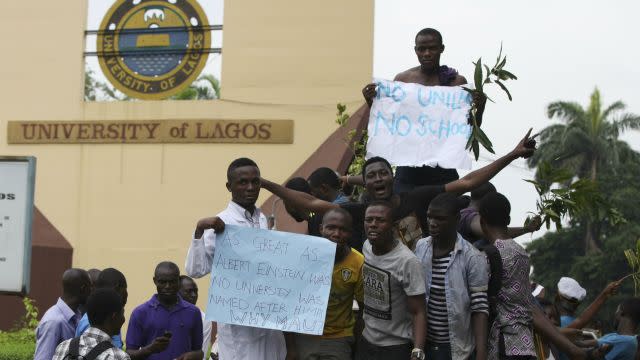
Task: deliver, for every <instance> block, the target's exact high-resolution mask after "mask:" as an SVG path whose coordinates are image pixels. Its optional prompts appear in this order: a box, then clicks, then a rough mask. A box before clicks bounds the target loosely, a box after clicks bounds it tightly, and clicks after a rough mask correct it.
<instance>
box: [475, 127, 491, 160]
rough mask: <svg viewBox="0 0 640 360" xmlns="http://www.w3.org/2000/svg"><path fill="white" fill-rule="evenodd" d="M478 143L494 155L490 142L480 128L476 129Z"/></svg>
mask: <svg viewBox="0 0 640 360" xmlns="http://www.w3.org/2000/svg"><path fill="white" fill-rule="evenodd" d="M478 141H480V143H481V144H482V146H484V148H485V149H487V150H488V151H489V152H490V153H492V154H495V152H494V151H493V144H492V143H491V140H489V138H488V137H487V134H485V133H484V131H482V129H480V128H478Z"/></svg>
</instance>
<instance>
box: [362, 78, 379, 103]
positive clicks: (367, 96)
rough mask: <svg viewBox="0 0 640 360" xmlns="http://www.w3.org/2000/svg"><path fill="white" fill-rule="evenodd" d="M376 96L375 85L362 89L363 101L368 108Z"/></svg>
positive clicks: (368, 85)
mask: <svg viewBox="0 0 640 360" xmlns="http://www.w3.org/2000/svg"><path fill="white" fill-rule="evenodd" d="M377 94H378V93H377V92H376V84H375V83H371V84H367V85H365V87H364V88H362V96H364V100H365V101H366V102H367V105H369V106H371V104H373V98H374V97H376V95H377Z"/></svg>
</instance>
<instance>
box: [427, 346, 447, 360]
mask: <svg viewBox="0 0 640 360" xmlns="http://www.w3.org/2000/svg"><path fill="white" fill-rule="evenodd" d="M425 353H426V355H427V359H429V360H451V345H449V344H436V343H428V344H427V346H426V351H425Z"/></svg>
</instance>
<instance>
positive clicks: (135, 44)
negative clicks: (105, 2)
mask: <svg viewBox="0 0 640 360" xmlns="http://www.w3.org/2000/svg"><path fill="white" fill-rule="evenodd" d="M208 25H209V22H208V20H207V17H206V15H205V13H204V11H203V10H202V8H201V7H200V5H199V4H198V2H197V1H196V0H117V1H116V2H115V3H114V4H113V5H112V6H111V8H110V9H109V11H108V12H107V14H106V15H105V17H104V18H103V19H102V24H101V25H100V32H99V35H98V36H97V45H96V48H97V50H98V54H100V56H99V57H98V60H99V63H100V67H101V68H102V72H103V73H104V75H105V76H106V77H107V79H109V81H110V82H111V83H112V84H113V86H115V87H116V88H117V89H118V90H120V91H122V92H123V93H125V94H127V95H128V96H130V97H134V98H138V99H165V98H167V97H170V96H172V95H174V94H176V93H178V92H180V91H182V90H183V89H185V88H186V87H188V86H189V85H191V83H192V82H193V81H194V80H195V79H196V78H197V77H198V75H199V74H200V72H201V71H202V68H203V67H204V66H205V64H206V61H207V57H208V54H207V53H205V52H203V51H202V49H207V48H209V47H210V45H211V34H210V32H209V31H208V30H204V29H206V28H207V26H208Z"/></svg>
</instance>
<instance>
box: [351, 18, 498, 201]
mask: <svg viewBox="0 0 640 360" xmlns="http://www.w3.org/2000/svg"><path fill="white" fill-rule="evenodd" d="M413 49H414V51H415V53H416V56H417V57H418V62H419V63H420V65H419V66H416V67H413V68H411V69H408V70H405V71H403V72H401V73H399V74H398V75H396V77H395V78H394V79H393V80H394V81H402V82H405V83H414V84H420V85H424V86H459V85H464V84H466V83H467V79H465V78H464V76H462V75H459V74H458V72H457V71H456V70H455V69H453V68H450V67H448V66H446V65H440V55H442V53H443V52H444V44H443V42H442V35H441V34H440V32H439V31H438V30H436V29H431V28H426V29H422V30H420V31H419V32H418V34H416V38H415V47H414V48H413ZM362 95H363V96H364V98H365V101H366V102H367V104H368V105H369V107H371V104H372V103H373V98H374V97H375V96H376V84H374V83H372V84H367V85H366V86H365V87H364V88H363V89H362ZM473 101H474V103H476V105H477V107H478V112H477V118H478V121H480V122H481V121H482V113H483V112H484V106H485V103H486V98H481V97H478V96H476V97H475V98H474V99H473ZM478 125H479V124H478ZM456 179H458V172H457V171H456V169H443V168H441V167H439V166H437V167H435V168H433V167H429V166H422V167H410V166H398V168H397V169H396V178H395V185H394V189H395V190H396V191H397V192H403V191H410V190H412V189H413V188H415V187H417V186H421V185H442V184H446V183H448V182H451V181H454V180H456Z"/></svg>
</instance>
